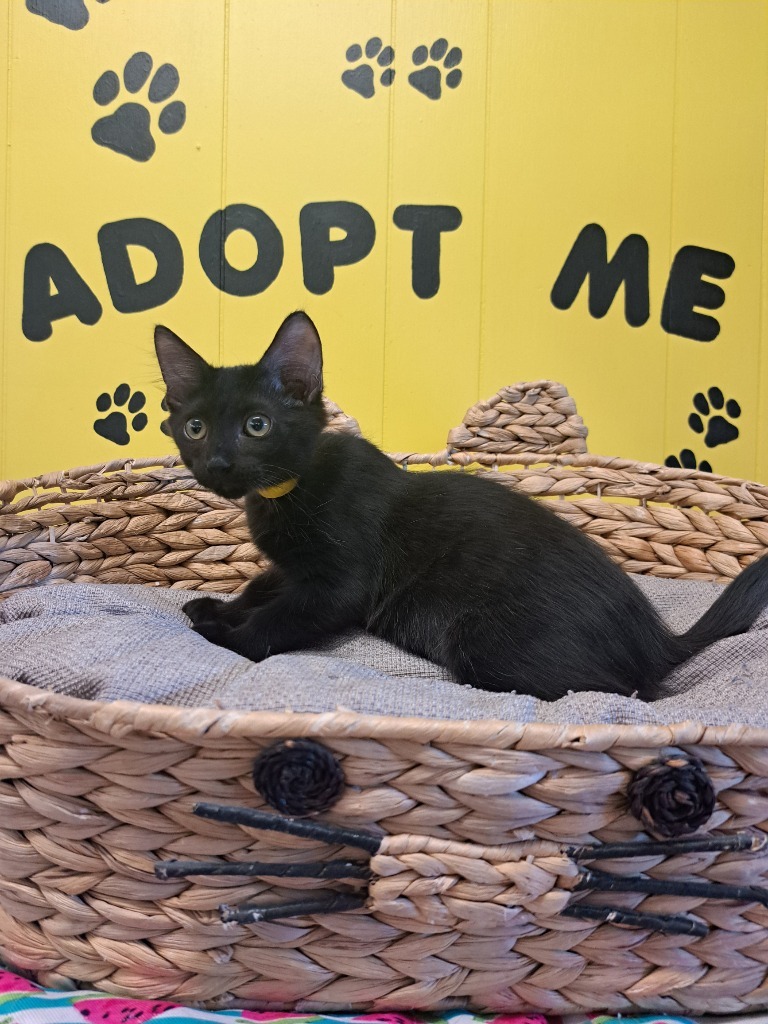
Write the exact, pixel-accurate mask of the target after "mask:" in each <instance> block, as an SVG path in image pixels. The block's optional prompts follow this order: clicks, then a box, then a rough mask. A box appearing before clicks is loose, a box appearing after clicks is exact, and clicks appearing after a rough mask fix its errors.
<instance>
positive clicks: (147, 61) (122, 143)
mask: <svg viewBox="0 0 768 1024" xmlns="http://www.w3.org/2000/svg"><path fill="white" fill-rule="evenodd" d="M151 72H152V58H151V57H150V55H149V54H148V53H143V52H139V53H134V55H133V56H132V57H130V58H129V59H128V62H127V63H126V65H125V69H124V70H123V84H124V85H125V88H126V89H127V90H128V92H130V93H137V92H138V91H139V89H142V88H143V87H144V86H145V85H146V83H147V81H148V79H149V76H150V74H151ZM178 87H179V72H178V71H177V70H176V68H175V67H174V66H173V64H162V65H161V66H160V67H159V68H158V69H157V71H156V72H155V73H154V75H153V77H152V81H151V82H150V83H149V90H148V92H147V98H148V100H149V102H150V103H165V101H166V100H169V99H170V98H171V96H173V94H174V93H175V92H176V90H177V89H178ZM119 94H120V80H119V79H118V77H117V75H116V74H115V72H114V71H105V72H104V74H103V75H101V76H100V77H99V80H98V81H97V82H96V85H94V87H93V98H94V99H95V100H96V102H97V103H98V104H99V106H101V107H106V106H108V105H109V104H110V103H113V102H114V101H115V100H116V99H117V97H118V95H119ZM186 119H187V108H186V107H185V105H184V104H183V103H182V102H181V100H174V101H173V102H172V103H168V104H167V106H164V107H163V109H162V110H161V111H160V116H159V117H158V119H157V127H158V128H159V129H160V131H161V132H162V133H163V135H173V133H174V132H177V131H179V130H180V129H181V128H182V127H183V125H184V122H185V121H186ZM150 124H151V116H150V112H149V109H148V108H147V107H146V106H144V104H142V103H133V102H128V103H121V104H120V106H119V107H118V108H117V110H115V111H114V112H113V113H111V114H107V116H106V117H100V118H99V120H98V121H97V122H96V123H95V124H94V126H93V128H91V138H92V139H93V141H94V142H96V143H97V144H98V145H99V146H106V147H107V149H114V151H115V152H116V153H122V154H123V155H124V156H129V157H130V158H131V159H132V160H140V161H142V162H144V161H146V160H149V159H150V157H151V156H152V155H153V153H154V152H155V140H154V139H153V138H152V133H151V131H150Z"/></svg>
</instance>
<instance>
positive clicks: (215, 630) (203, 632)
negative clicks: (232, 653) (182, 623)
mask: <svg viewBox="0 0 768 1024" xmlns="http://www.w3.org/2000/svg"><path fill="white" fill-rule="evenodd" d="M192 628H193V629H194V631H195V632H196V633H197V634H198V635H199V636H202V637H204V638H205V639H206V640H207V641H208V643H210V644H216V646H217V647H229V644H228V643H227V640H228V639H229V638H230V637H231V635H232V627H231V626H230V625H228V623H226V622H223V621H222V620H221V619H204V620H202V621H201V622H196V623H195V624H194V626H193V627H192Z"/></svg>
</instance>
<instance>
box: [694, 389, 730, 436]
mask: <svg viewBox="0 0 768 1024" xmlns="http://www.w3.org/2000/svg"><path fill="white" fill-rule="evenodd" d="M693 406H694V408H695V409H696V412H692V413H691V415H690V416H689V417H688V426H689V427H690V428H691V430H693V431H694V433H696V434H703V433H704V429H705V426H706V431H707V433H706V436H705V438H704V444H705V445H706V446H707V448H715V447H717V445H719V444H728V442H729V441H735V440H736V438H737V437H738V436H739V428H738V427H737V426H736V424H735V423H731V422H730V420H735V419H738V418H739V416H741V406H740V405H739V403H738V402H737V401H736V399H735V398H729V399H728V401H727V402H726V401H725V399H724V398H723V392H722V391H721V390H720V388H716V387H713V388H709V390H708V391H707V393H706V395H704V394H702V392H701V391H700V392H699V393H698V394H697V395H694V396H693ZM723 406H725V416H728V419H726V418H725V416H723V415H721V413H720V412H719V410H720V409H722V408H723ZM713 409H714V410H716V412H715V414H714V415H713V414H712V410H713ZM702 417H703V418H702Z"/></svg>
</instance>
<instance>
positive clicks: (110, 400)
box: [93, 384, 147, 445]
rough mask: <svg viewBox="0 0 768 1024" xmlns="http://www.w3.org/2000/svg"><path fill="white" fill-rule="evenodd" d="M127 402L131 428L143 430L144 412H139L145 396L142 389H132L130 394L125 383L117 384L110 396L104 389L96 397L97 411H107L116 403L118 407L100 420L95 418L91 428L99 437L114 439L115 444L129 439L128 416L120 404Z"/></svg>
mask: <svg viewBox="0 0 768 1024" xmlns="http://www.w3.org/2000/svg"><path fill="white" fill-rule="evenodd" d="M126 402H127V403H128V408H127V413H128V415H132V416H133V419H132V420H131V428H132V429H133V430H136V431H139V430H143V429H144V427H146V425H147V415H146V413H143V412H140V410H141V409H143V408H144V405H145V402H146V398H145V397H144V393H143V392H142V391H134V393H133V394H131V389H130V387H129V386H128V385H127V384H118V386H117V387H116V388H115V392H114V394H113V395H112V396H111V397H110V395H108V394H107V392H106V391H105V392H104V394H102V395H99V397H98V398H97V399H96V408H97V409H98V410H99V412H109V410H110V409H111V408H112V406H113V405H117V406H119V407H120V408H118V409H115V410H113V411H112V412H110V413H109V415H108V416H105V417H104V418H103V419H101V420H96V422H95V423H94V424H93V429H94V430H95V431H96V433H97V434H98V435H99V436H100V437H105V438H106V439H107V441H114V443H115V444H121V445H125V444H128V443H129V442H130V440H131V437H130V434H129V433H128V416H126V413H125V412H124V411H123V410H122V406H124V405H125V403H126Z"/></svg>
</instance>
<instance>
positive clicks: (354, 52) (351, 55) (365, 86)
mask: <svg viewBox="0 0 768 1024" xmlns="http://www.w3.org/2000/svg"><path fill="white" fill-rule="evenodd" d="M362 56H363V48H362V46H360V44H359V43H353V44H352V46H350V47H349V49H348V50H347V60H348V61H349V63H350V64H354V63H355V62H356V61H359V60H360V59H361V58H362ZM365 56H366V57H367V58H368V60H369V61H373V59H374V57H375V58H376V63H377V64H378V65H379V67H380V68H384V70H383V71H382V73H381V77H380V78H379V81H380V82H381V84H382V85H392V82H393V81H394V80H395V71H394V68H391V67H390V66H389V65H390V64H391V63H392V61H393V60H394V59H395V51H394V50H393V49H392V47H391V46H385V47H383V48H382V45H381V40H380V39H379V37H378V36H372V37H371V38H370V39H369V40H368V42H367V43H366V44H365ZM377 70H378V69H377ZM341 80H342V82H343V83H344V85H346V87H347V88H348V89H351V90H352V91H353V92H356V93H357V94H358V95H359V96H362V97H363V98H364V99H366V100H369V99H371V97H372V96H373V94H374V91H375V87H376V85H375V81H374V69H373V68H372V67H371V65H370V64H359V65H358V66H357V67H356V68H347V70H346V71H344V72H343V73H342V76H341Z"/></svg>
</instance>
